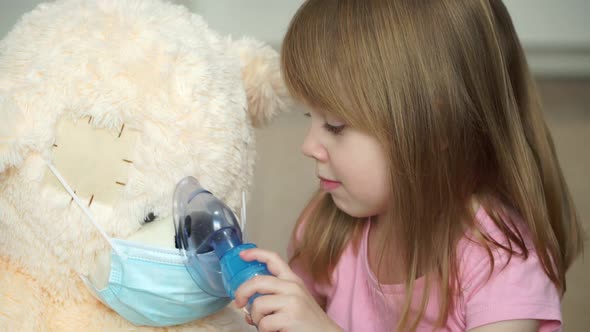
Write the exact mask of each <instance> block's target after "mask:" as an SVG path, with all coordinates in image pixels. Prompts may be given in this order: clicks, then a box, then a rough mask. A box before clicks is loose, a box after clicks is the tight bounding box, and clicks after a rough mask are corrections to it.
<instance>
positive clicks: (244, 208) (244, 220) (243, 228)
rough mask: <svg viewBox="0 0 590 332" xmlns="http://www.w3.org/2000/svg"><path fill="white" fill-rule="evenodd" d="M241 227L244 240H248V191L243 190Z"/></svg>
mask: <svg viewBox="0 0 590 332" xmlns="http://www.w3.org/2000/svg"><path fill="white" fill-rule="evenodd" d="M240 228H241V229H242V238H243V239H242V240H243V241H244V242H246V192H245V191H242V208H241V209H240Z"/></svg>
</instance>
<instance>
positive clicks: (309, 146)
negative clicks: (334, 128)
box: [301, 128, 328, 162]
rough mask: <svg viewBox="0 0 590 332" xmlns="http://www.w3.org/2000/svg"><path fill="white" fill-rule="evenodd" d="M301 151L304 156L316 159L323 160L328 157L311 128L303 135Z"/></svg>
mask: <svg viewBox="0 0 590 332" xmlns="http://www.w3.org/2000/svg"><path fill="white" fill-rule="evenodd" d="M301 152H303V154H304V155H305V156H307V157H309V158H313V159H315V160H317V161H322V162H323V161H326V160H327V159H328V152H327V151H326V148H325V147H324V146H323V145H322V144H321V142H320V141H319V140H318V138H317V137H316V135H315V133H314V130H313V128H311V129H310V130H309V132H308V133H307V135H306V136H305V139H304V140H303V145H302V146H301Z"/></svg>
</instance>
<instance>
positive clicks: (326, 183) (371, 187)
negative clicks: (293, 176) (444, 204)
mask: <svg viewBox="0 0 590 332" xmlns="http://www.w3.org/2000/svg"><path fill="white" fill-rule="evenodd" d="M306 116H309V117H310V118H311V125H310V129H309V132H308V133H307V136H306V137H305V140H304V142H303V146H302V151H303V154H305V155H306V156H308V157H310V158H313V159H315V161H316V175H317V176H318V178H319V179H320V187H321V189H322V190H325V191H326V192H328V193H329V194H331V195H332V199H333V200H334V203H335V204H336V206H338V208H339V209H341V210H342V211H344V212H345V213H347V214H349V215H351V216H353V217H358V218H363V217H369V216H373V215H378V214H382V213H385V212H386V211H387V207H388V201H389V198H390V188H389V177H388V167H387V162H386V158H385V154H384V152H383V146H382V145H381V144H380V143H379V142H378V141H377V139H376V138H375V137H373V136H370V135H368V134H366V133H363V132H361V131H359V130H356V129H354V128H351V127H348V126H347V125H346V124H345V123H343V122H342V121H340V120H339V119H337V118H334V117H331V116H330V115H326V116H323V115H321V114H319V113H317V112H313V111H312V112H310V113H307V114H306Z"/></svg>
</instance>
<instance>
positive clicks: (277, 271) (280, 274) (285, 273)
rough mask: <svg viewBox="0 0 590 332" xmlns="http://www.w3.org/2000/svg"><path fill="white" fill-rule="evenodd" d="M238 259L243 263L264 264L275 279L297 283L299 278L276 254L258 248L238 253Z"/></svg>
mask: <svg viewBox="0 0 590 332" xmlns="http://www.w3.org/2000/svg"><path fill="white" fill-rule="evenodd" d="M240 257H241V258H242V259H243V260H245V261H253V260H257V261H259V262H261V263H265V264H266V267H267V268H268V271H269V272H270V273H272V275H274V276H276V277H277V278H280V279H285V280H291V281H295V282H298V281H299V278H298V277H297V275H296V274H295V273H293V271H292V270H291V267H289V264H287V263H286V262H285V261H283V259H282V258H281V257H280V256H279V255H278V254H277V253H274V252H272V251H268V250H264V249H260V248H253V249H248V250H244V251H242V252H240Z"/></svg>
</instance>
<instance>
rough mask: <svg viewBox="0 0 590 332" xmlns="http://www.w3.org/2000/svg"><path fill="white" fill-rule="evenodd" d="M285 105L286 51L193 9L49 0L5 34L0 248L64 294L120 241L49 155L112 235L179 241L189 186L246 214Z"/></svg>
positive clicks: (167, 243) (0, 93)
mask: <svg viewBox="0 0 590 332" xmlns="http://www.w3.org/2000/svg"><path fill="white" fill-rule="evenodd" d="M285 102H286V90H285V88H284V87H283V85H282V83H281V80H280V73H279V67H278V58H277V53H276V52H275V51H274V50H273V49H271V48H270V47H268V46H265V45H264V44H262V43H260V42H257V41H255V40H250V39H241V40H237V41H234V40H232V39H231V38H229V37H222V36H220V35H218V34H217V33H215V32H214V31H212V30H210V29H209V28H208V27H207V25H206V23H205V22H204V21H203V20H202V19H201V18H200V17H199V16H197V15H195V14H192V13H190V12H189V11H188V10H186V9H185V8H184V7H181V6H176V5H172V4H168V3H163V2H160V1H155V0H154V1H145V0H144V1H140V0H125V1H121V0H99V1H79V0H66V1H58V2H56V3H52V4H44V5H40V6H39V7H37V8H36V9H35V10H34V11H32V12H31V13H29V14H27V15H25V16H24V17H23V18H22V19H21V20H20V21H19V23H18V24H17V25H16V26H15V27H14V29H13V30H12V31H11V32H10V33H9V34H8V35H7V37H6V38H5V39H4V40H2V42H1V44H0V238H1V239H0V255H1V256H3V257H5V258H6V259H8V260H9V261H11V262H13V263H14V264H18V265H19V266H20V267H21V268H22V269H23V270H24V271H26V273H29V274H31V275H32V276H33V277H34V278H37V279H38V280H42V284H44V285H47V291H48V292H49V293H50V294H51V295H52V296H54V297H55V298H56V299H58V300H59V299H61V298H66V297H75V296H76V292H75V291H74V290H73V289H71V288H70V287H69V284H70V280H72V279H75V278H77V276H78V275H79V274H90V275H92V274H93V273H94V271H93V269H94V267H95V266H96V265H97V262H98V261H100V259H101V255H102V254H101V253H103V252H107V251H108V250H107V249H108V248H107V247H108V246H107V243H106V242H105V241H104V240H103V238H102V237H101V236H100V234H99V232H98V231H97V229H96V228H95V227H93V226H92V224H91V223H90V221H89V220H88V218H87V217H86V216H85V215H84V213H83V212H82V210H81V208H80V207H79V206H78V205H77V204H75V202H73V198H72V197H71V195H69V194H68V193H67V192H66V190H65V189H64V186H63V185H62V183H60V182H59V181H58V180H57V177H56V176H55V175H54V174H53V173H52V172H51V171H50V168H49V165H52V166H53V167H55V169H56V170H57V171H58V172H59V173H61V174H62V175H63V178H64V180H65V181H66V182H67V184H68V185H69V186H70V187H71V188H72V189H73V190H74V191H75V193H76V195H77V196H78V197H79V198H80V200H81V201H83V204H84V205H85V206H86V208H87V209H88V210H89V211H90V213H91V214H92V215H93V217H94V219H95V220H96V223H97V224H99V225H100V226H101V227H102V228H103V229H104V231H105V232H106V233H107V234H108V235H109V236H111V237H115V238H123V239H132V240H134V241H139V242H146V243H150V244H152V245H158V246H163V247H173V246H174V239H173V232H174V230H173V223H172V220H171V215H172V196H173V191H174V188H175V185H176V183H177V182H178V181H179V180H180V179H182V178H183V177H185V176H188V175H191V176H194V177H196V178H197V179H199V181H200V182H201V183H202V185H203V186H204V187H206V188H207V189H208V190H210V191H211V192H212V193H213V194H214V195H215V196H217V197H218V198H220V199H222V200H223V201H224V202H226V204H227V205H228V206H229V207H230V208H232V209H233V210H234V211H236V212H237V211H239V209H240V208H241V205H242V193H243V192H247V191H248V189H249V186H250V185H251V182H252V178H253V166H254V161H255V149H254V146H255V142H254V129H253V128H254V127H255V126H259V125H264V124H265V123H266V122H267V121H268V120H269V119H270V118H272V116H274V115H275V114H277V113H278V112H279V111H281V110H283V109H285ZM95 278H99V279H100V276H95Z"/></svg>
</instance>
